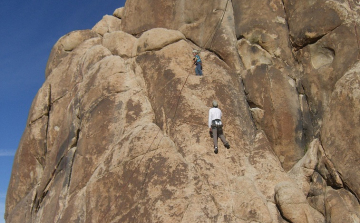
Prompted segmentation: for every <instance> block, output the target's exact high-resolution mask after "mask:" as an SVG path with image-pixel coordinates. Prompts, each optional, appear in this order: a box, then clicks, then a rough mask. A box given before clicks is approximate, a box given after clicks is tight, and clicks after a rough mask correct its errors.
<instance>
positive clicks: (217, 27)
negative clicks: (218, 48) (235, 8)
mask: <svg viewBox="0 0 360 223" xmlns="http://www.w3.org/2000/svg"><path fill="white" fill-rule="evenodd" d="M228 4H229V0H227V1H226V5H225V9H224V13H223V14H222V16H221V17H220V19H219V21H218V23H217V24H216V26H215V29H214V32H213V34H212V35H210V36H209V38H208V40H207V41H206V43H205V45H204V47H205V48H210V47H211V46H212V43H213V41H214V37H215V34H216V32H217V31H218V29H219V28H220V25H221V23H222V22H223V20H224V17H225V13H226V9H227V7H228ZM210 39H211V42H210V45H209V46H208V47H207V45H208V43H209V40H210Z"/></svg>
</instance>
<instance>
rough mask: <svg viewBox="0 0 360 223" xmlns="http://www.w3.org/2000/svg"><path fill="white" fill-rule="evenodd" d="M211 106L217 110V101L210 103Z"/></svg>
mask: <svg viewBox="0 0 360 223" xmlns="http://www.w3.org/2000/svg"><path fill="white" fill-rule="evenodd" d="M212 105H213V107H215V108H217V107H218V103H217V101H215V100H214V101H213V102H212Z"/></svg>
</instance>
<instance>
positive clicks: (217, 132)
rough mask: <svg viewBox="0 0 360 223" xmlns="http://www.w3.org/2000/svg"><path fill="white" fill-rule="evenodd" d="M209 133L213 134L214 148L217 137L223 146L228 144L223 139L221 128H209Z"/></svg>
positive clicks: (216, 144)
mask: <svg viewBox="0 0 360 223" xmlns="http://www.w3.org/2000/svg"><path fill="white" fill-rule="evenodd" d="M211 131H212V133H213V140H214V146H215V147H218V137H220V139H221V141H222V143H223V144H224V145H226V144H229V143H228V142H227V141H226V139H225V136H224V133H223V130H222V127H216V126H211Z"/></svg>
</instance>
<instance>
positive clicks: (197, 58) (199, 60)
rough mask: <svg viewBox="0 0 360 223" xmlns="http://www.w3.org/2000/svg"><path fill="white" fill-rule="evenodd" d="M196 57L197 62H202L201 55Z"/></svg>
mask: <svg viewBox="0 0 360 223" xmlns="http://www.w3.org/2000/svg"><path fill="white" fill-rule="evenodd" d="M195 58H196V62H197V63H200V62H201V59H200V56H199V55H195Z"/></svg>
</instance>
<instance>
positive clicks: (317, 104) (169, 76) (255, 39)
mask: <svg viewBox="0 0 360 223" xmlns="http://www.w3.org/2000/svg"><path fill="white" fill-rule="evenodd" d="M359 12H360V5H359V4H358V2H357V1H350V0H349V1H346V0H322V1H320V0H314V1H308V0H297V1H290V0H283V1H280V0H269V1H260V0H253V1H245V0H232V1H229V0H210V1H209V0H206V1H204V0H192V1H190V0H152V1H142V0H128V1H127V2H126V4H125V6H124V7H123V8H119V9H116V10H115V12H114V13H113V15H106V16H104V17H103V19H102V20H101V21H99V22H98V23H97V24H95V25H94V27H93V28H92V29H91V30H82V31H74V32H71V33H69V34H67V35H65V36H63V37H61V38H60V39H59V41H58V42H57V43H56V44H55V45H54V47H53V49H52V51H51V54H50V57H49V60H48V63H47V66H46V69H45V76H46V80H45V82H44V84H43V86H42V87H41V88H40V90H39V91H38V94H37V95H36V97H35V99H34V101H33V104H32V107H31V109H30V112H29V117H28V121H27V127H26V128H25V131H24V134H23V137H22V139H21V142H20V145H19V148H18V150H17V153H16V156H15V160H14V166H13V172H12V176H11V180H10V185H9V190H8V193H7V200H6V213H5V219H6V222H8V223H16V222H22V223H38V222H39V223H40V222H42V223H43V222H49V223H52V222H58V223H62V222H64V223H65V222H66V223H68V222H109V223H110V222H184V223H185V222H240V223H245V222H248V223H250V222H262V223H268V222H269V223H285V222H294V223H297V222H299V223H300V222H301V223H302V222H304V223H305V222H307V223H310V222H311V223H312V222H314V223H325V222H326V223H328V222H333V223H342V222H344V223H345V222H346V223H349V222H354V223H355V222H359V221H360V205H359V198H360V182H359V181H360V171H359V170H360V162H359V158H360V152H359V146H360V137H359V135H360V132H359V130H358V128H357V127H358V125H359V124H360V123H359V122H360V120H359V115H360V109H359V107H360V105H359V99H360V93H359V92H360V90H359V89H360V78H359V74H360V63H359V62H358V59H359V56H358V55H359V45H358V43H359V37H358V33H357V30H358V29H359V28H358V25H359V18H360V17H359V16H358V15H359ZM193 49H197V50H200V51H201V53H200V56H201V58H202V61H203V73H204V76H201V77H199V76H195V73H194V65H193V64H192V50H193ZM214 99H215V100H218V102H219V106H220V108H221V109H222V111H223V123H224V132H225V136H226V137H227V140H228V141H229V142H230V144H231V148H230V149H229V150H227V149H226V148H225V147H223V146H222V145H220V148H219V153H218V154H214V152H213V145H212V140H211V139H210V138H209V135H208V127H207V118H208V117H207V115H208V110H209V108H210V106H211V102H212V101H213V100H214Z"/></svg>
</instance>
